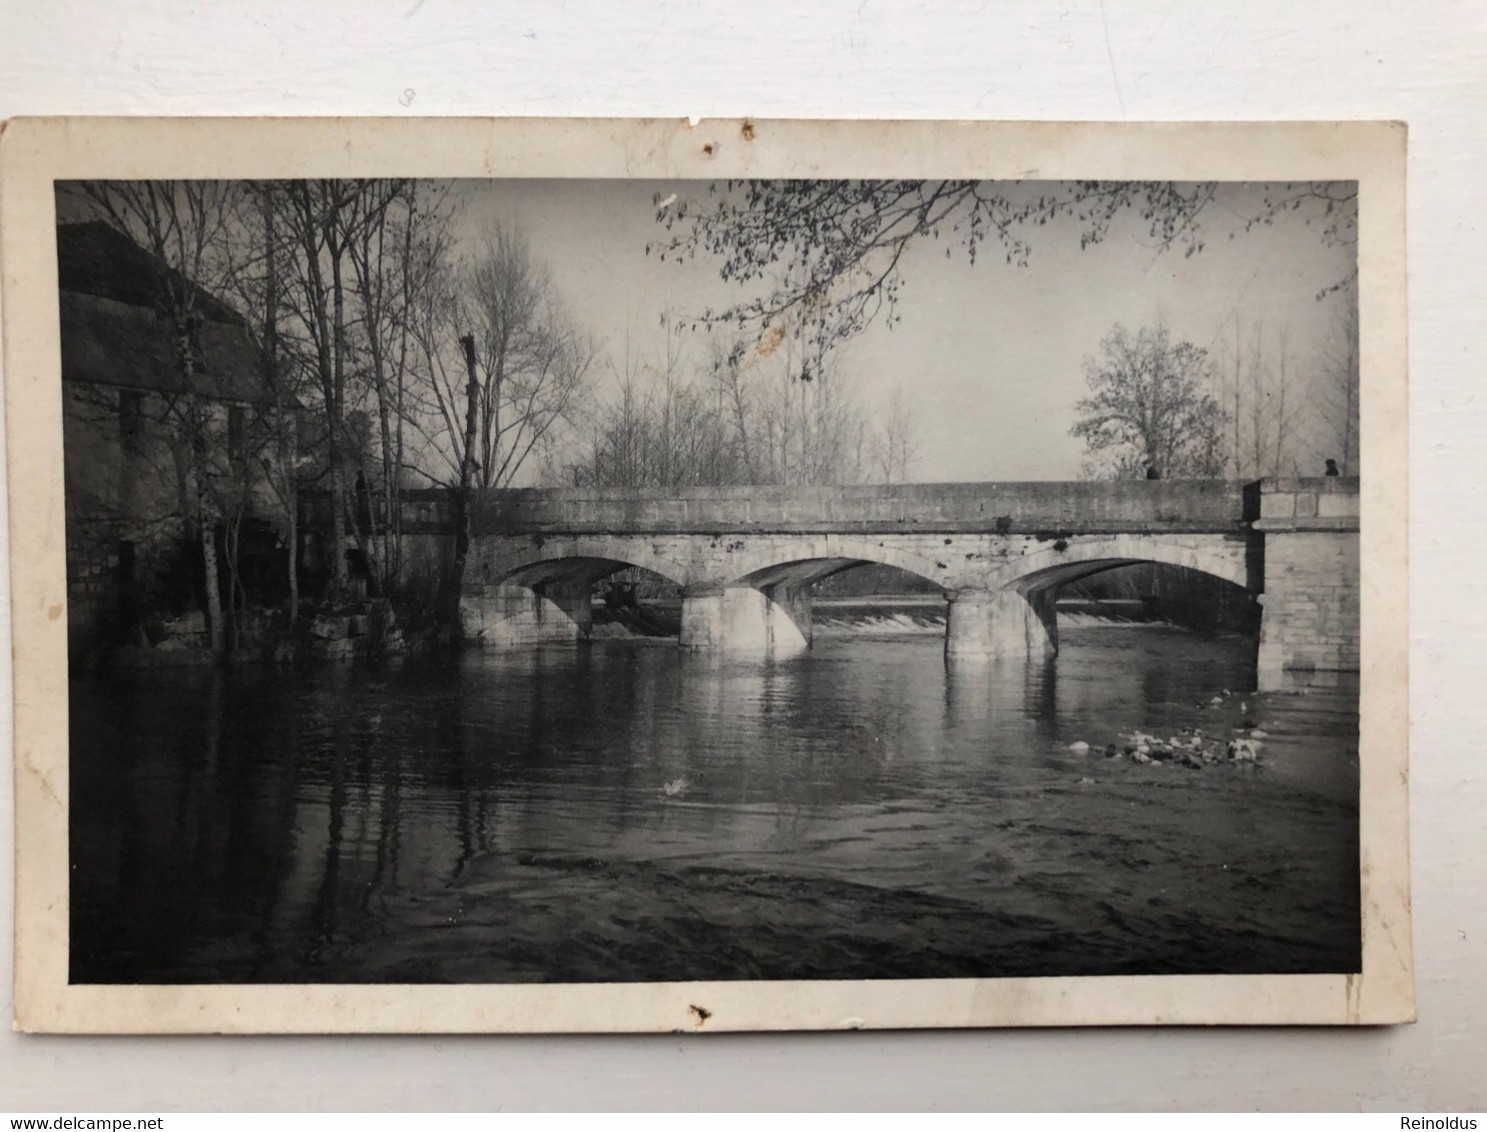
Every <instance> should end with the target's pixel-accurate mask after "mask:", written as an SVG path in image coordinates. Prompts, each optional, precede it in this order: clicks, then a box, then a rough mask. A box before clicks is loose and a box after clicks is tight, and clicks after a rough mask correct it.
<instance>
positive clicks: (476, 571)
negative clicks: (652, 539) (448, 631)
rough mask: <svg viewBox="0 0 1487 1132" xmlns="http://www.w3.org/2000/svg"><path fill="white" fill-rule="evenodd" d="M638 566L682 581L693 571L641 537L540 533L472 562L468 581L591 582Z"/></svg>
mask: <svg viewBox="0 0 1487 1132" xmlns="http://www.w3.org/2000/svg"><path fill="white" fill-rule="evenodd" d="M632 566H638V567H640V568H641V569H643V570H649V571H650V572H651V573H653V574H658V575H660V576H661V577H662V578H665V579H666V580H667V581H668V582H672V583H673V584H675V585H677V586H684V585H686V584H687V583H688V581H689V580H690V575H691V571H690V570H689V569H688V568H687V566H686V565H685V564H684V563H682V562H679V561H677V560H676V559H674V558H672V557H670V556H668V555H666V554H664V553H662V552H661V551H659V550H657V549H656V547H655V546H653V545H651V544H649V543H646V542H643V541H641V540H639V539H623V540H622V539H605V538H557V539H544V540H542V541H540V542H538V541H536V540H534V541H532V542H531V543H529V544H527V545H525V546H522V547H520V548H518V549H515V550H507V551H505V552H504V553H500V554H497V555H495V556H493V557H490V558H485V557H482V558H480V559H479V560H478V561H477V562H475V563H473V564H472V568H471V569H470V570H469V573H468V574H467V576H466V584H467V585H469V584H472V583H473V584H475V585H485V586H498V585H507V584H513V585H525V586H531V585H534V584H540V583H544V582H547V581H551V580H554V579H561V580H565V581H569V580H571V581H586V582H595V581H597V580H598V579H600V578H603V577H607V576H608V575H610V574H614V573H617V572H618V571H620V570H625V569H628V568H629V567H632Z"/></svg>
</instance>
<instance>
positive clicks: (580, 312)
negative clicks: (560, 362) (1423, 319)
mask: <svg viewBox="0 0 1487 1132" xmlns="http://www.w3.org/2000/svg"><path fill="white" fill-rule="evenodd" d="M707 188H708V185H707V183H706V182H696V181H676V182H660V181H658V182H639V181H592V180H574V181H514V180H513V181H489V182H486V181H466V182H459V183H457V184H456V185H455V186H454V188H453V190H452V193H451V198H452V199H453V200H454V201H455V202H456V205H457V207H458V208H459V210H460V212H461V215H460V218H459V221H458V231H460V232H461V233H463V234H464V235H466V236H467V237H470V238H478V233H479V232H480V231H481V230H482V229H483V228H485V227H486V226H488V225H490V224H492V223H497V222H502V223H508V224H513V225H515V226H516V227H517V228H519V229H520V230H521V231H523V232H524V233H525V234H526V236H527V238H528V239H529V240H530V243H531V247H532V250H533V252H534V254H535V256H536V257H537V258H538V259H540V260H541V261H543V262H544V263H545V264H546V265H547V266H548V268H549V270H550V271H551V273H552V278H553V282H554V285H555V288H556V290H557V291H558V293H559V294H560V295H561V296H562V298H563V300H564V301H565V302H566V304H567V306H568V309H569V310H570V312H571V313H572V314H573V315H574V316H575V318H576V319H577V321H578V323H579V324H580V325H581V326H583V327H584V328H586V329H587V330H588V331H589V332H590V333H591V334H593V335H594V336H595V337H596V338H597V339H598V340H599V341H600V343H601V345H602V346H603V347H604V348H605V349H606V350H607V351H608V353H609V354H610V356H612V357H614V358H615V359H616V361H618V358H619V357H620V356H621V355H622V354H623V351H624V348H625V340H626V335H627V333H628V335H629V338H630V341H631V344H632V347H633V348H635V349H638V350H640V351H650V352H655V353H658V352H659V351H660V349H661V342H662V338H661V333H662V332H661V330H660V323H661V318H662V315H663V314H664V313H667V312H670V313H671V314H672V315H673V316H674V318H675V319H676V320H677V321H684V320H685V319H686V318H687V316H689V315H693V314H697V313H700V312H701V311H702V310H703V309H704V308H706V307H709V306H714V307H716V306H718V305H720V304H726V303H727V302H728V301H730V300H737V299H738V298H739V297H741V296H742V294H743V292H742V291H740V290H739V289H738V288H737V287H736V286H730V285H727V284H724V283H722V282H721V281H720V280H719V278H718V273H717V267H718V265H717V264H716V263H715V262H713V261H711V260H708V259H698V260H694V261H689V262H683V263H680V264H679V263H674V262H665V263H662V262H659V261H658V259H657V258H656V257H655V256H654V255H651V256H647V255H646V254H645V248H646V244H647V243H648V242H652V241H655V240H657V239H659V238H661V237H662V236H664V234H665V233H664V230H663V229H662V228H661V227H660V226H659V225H658V224H657V223H656V219H655V216H656V208H655V205H654V204H653V200H654V199H655V197H656V194H658V193H659V194H660V196H661V197H662V198H663V199H664V198H665V197H666V196H668V195H669V194H671V193H673V192H674V193H677V194H678V195H679V196H680V197H682V198H694V199H695V198H698V197H702V196H705V195H706V193H707ZM1262 192H1263V189H1262V187H1260V186H1250V185H1238V184H1235V185H1225V186H1222V187H1221V188H1220V190H1219V193H1218V195H1217V197H1216V198H1215V200H1214V202H1213V203H1212V204H1211V205H1210V206H1209V208H1208V209H1207V210H1206V211H1205V212H1204V215H1203V221H1204V224H1205V227H1207V228H1208V229H1209V237H1208V239H1207V241H1206V244H1205V247H1204V248H1203V250H1202V251H1200V252H1198V253H1197V254H1195V255H1192V256H1190V257H1185V256H1184V255H1183V254H1182V252H1181V250H1177V251H1166V252H1159V251H1158V250H1156V249H1155V248H1154V246H1153V242H1152V240H1151V238H1150V236H1149V235H1148V233H1147V232H1146V230H1145V228H1144V227H1143V226H1142V224H1141V222H1140V220H1139V218H1137V217H1136V216H1135V215H1134V214H1132V213H1127V214H1126V215H1124V216H1123V217H1121V218H1120V219H1119V220H1117V222H1116V223H1115V225H1114V227H1113V228H1112V231H1111V233H1110V235H1109V236H1108V238H1107V239H1106V240H1105V241H1104V242H1103V243H1101V244H1098V245H1095V246H1093V247H1091V248H1087V249H1083V250H1081V249H1080V247H1079V238H1078V237H1079V232H1078V229H1077V227H1076V226H1075V225H1073V224H1072V223H1070V224H1060V223H1057V222H1055V223H1052V224H1049V225H1047V226H1046V227H1045V228H1040V229H1036V230H1035V231H1034V236H1033V250H1032V255H1031V258H1030V261H1029V263H1028V265H1027V266H1025V267H1018V266H1009V265H1007V264H1005V263H1004V262H1003V260H1002V257H1001V256H1000V255H998V254H996V252H995V250H994V249H992V250H991V254H987V255H984V256H981V257H978V260H977V262H976V264H975V265H969V264H967V262H966V261H965V258H964V256H963V255H960V254H955V253H953V254H952V255H951V257H950V258H948V259H947V258H946V257H945V249H944V246H943V245H942V244H938V243H932V242H928V241H925V242H922V243H921V244H919V245H917V246H916V247H914V248H913V249H911V250H910V252H909V253H908V254H907V255H906V256H905V258H904V261H903V275H904V279H905V283H904V286H903V289H902V293H901V299H900V303H899V309H898V314H899V315H900V321H899V322H898V323H897V324H896V325H894V326H893V327H892V328H891V329H890V328H888V327H886V326H885V325H882V324H876V325H874V326H872V327H871V328H870V329H869V330H868V331H867V332H865V333H864V334H862V335H861V336H859V337H858V338H857V339H856V340H854V341H853V342H852V343H850V344H849V345H848V346H847V347H846V348H845V351H844V353H843V355H842V358H841V361H840V365H841V370H840V372H841V374H842V375H843V379H844V380H845V381H847V382H850V383H851V384H852V386H853V387H854V389H855V390H856V393H857V396H858V397H859V398H860V402H861V404H862V405H863V406H864V407H865V408H866V409H867V410H868V411H869V412H870V413H872V412H877V413H881V412H882V411H883V410H884V408H885V407H886V404H887V402H888V399H889V397H890V396H891V394H892V390H893V388H894V386H895V385H899V386H901V387H902V388H903V389H904V391H905V394H906V396H907V399H908V401H909V403H910V404H912V405H913V406H914V410H915V412H916V415H917V426H918V427H917V440H918V443H917V448H918V453H919V458H918V460H917V461H916V463H915V464H914V466H913V467H912V468H911V469H910V478H911V479H913V480H917V481H920V482H942V481H954V480H965V481H975V480H1046V479H1072V478H1076V477H1077V475H1078V473H1079V469H1080V464H1081V461H1082V458H1083V445H1082V442H1081V441H1079V440H1077V439H1075V438H1074V437H1071V436H1070V435H1069V429H1070V427H1071V426H1072V425H1073V423H1074V421H1075V419H1076V413H1075V408H1074V405H1075V402H1076V401H1077V400H1078V399H1079V398H1080V397H1081V396H1082V395H1083V394H1084V392H1085V379H1084V369H1083V361H1084V359H1085V358H1086V357H1088V356H1090V355H1093V354H1095V353H1097V352H1098V350H1099V345H1100V340H1101V339H1102V338H1103V337H1104V336H1105V335H1106V334H1107V333H1108V332H1109V330H1110V329H1111V327H1112V326H1113V325H1114V324H1116V323H1124V324H1125V325H1126V326H1128V327H1130V328H1132V329H1134V328H1137V327H1139V326H1144V325H1152V324H1154V323H1156V322H1158V321H1165V322H1166V324H1167V326H1168V327H1169V329H1170V330H1171V332H1172V334H1173V336H1174V337H1175V338H1178V339H1182V338H1185V339H1188V340H1189V341H1192V342H1194V343H1195V344H1197V345H1199V346H1206V347H1210V348H1216V347H1218V346H1219V344H1220V342H1221V341H1222V338H1223V336H1224V335H1226V334H1227V335H1228V336H1229V338H1230V339H1232V336H1233V333H1234V323H1235V319H1236V318H1238V319H1239V320H1241V321H1242V322H1243V323H1244V324H1246V325H1253V324H1254V323H1256V322H1260V323H1263V324H1264V326H1265V328H1266V331H1267V332H1274V331H1276V330H1278V329H1280V328H1282V327H1286V328H1289V332H1290V335H1291V349H1292V357H1293V360H1294V362H1295V364H1296V365H1297V367H1298V368H1299V369H1300V370H1301V372H1302V375H1303V380H1304V379H1305V376H1306V375H1307V374H1308V373H1310V372H1311V371H1312V370H1313V369H1314V368H1315V355H1316V354H1317V352H1318V351H1319V350H1320V348H1321V347H1322V346H1323V344H1324V343H1325V341H1326V338H1327V336H1328V334H1329V333H1330V332H1331V330H1332V327H1333V326H1334V322H1335V320H1336V318H1337V317H1338V315H1339V307H1340V304H1341V303H1342V302H1343V301H1345V300H1344V299H1343V298H1342V297H1340V296H1337V295H1334V296H1331V297H1329V298H1325V299H1321V300H1319V299H1318V298H1317V295H1318V292H1320V291H1322V290H1324V289H1325V288H1327V287H1329V286H1331V285H1333V284H1335V283H1337V282H1338V281H1339V280H1341V279H1342V278H1344V277H1346V276H1347V274H1348V273H1349V272H1350V271H1351V270H1352V266H1353V249H1352V248H1351V247H1341V248H1331V247H1327V246H1326V245H1325V244H1324V242H1323V240H1322V239H1321V236H1320V231H1319V229H1318V228H1317V227H1316V226H1307V225H1305V224H1304V223H1303V222H1302V221H1301V220H1300V219H1299V218H1297V217H1294V216H1286V217H1282V218H1280V219H1279V220H1277V222H1276V224H1275V226H1274V227H1269V228H1257V229H1254V230H1252V231H1250V232H1248V233H1239V234H1236V235H1234V236H1233V238H1232V239H1231V238H1229V235H1228V233H1229V232H1230V231H1232V230H1236V229H1237V228H1238V227H1239V225H1240V224H1241V223H1242V221H1243V219H1244V218H1245V217H1247V216H1252V215H1254V214H1256V213H1257V212H1258V211H1259V207H1260V199H1261V195H1262ZM704 345H705V344H703V343H698V344H697V345H696V346H695V347H693V348H690V353H689V356H690V357H691V358H692V359H694V360H695V361H696V362H697V363H698V364H699V365H700V364H701V363H702V362H703V360H704V359H705V356H706V352H705V349H704V348H703V347H704ZM607 374H608V369H607V367H601V376H602V375H607ZM1317 463H1318V468H1317V469H1316V470H1317V471H1320V464H1321V459H1320V457H1319V458H1318V460H1317Z"/></svg>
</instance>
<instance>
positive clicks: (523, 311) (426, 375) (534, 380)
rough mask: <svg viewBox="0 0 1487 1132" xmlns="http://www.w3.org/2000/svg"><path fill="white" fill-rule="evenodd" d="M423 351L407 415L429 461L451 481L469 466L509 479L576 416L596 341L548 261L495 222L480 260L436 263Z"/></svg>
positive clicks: (422, 318) (421, 319) (416, 333)
mask: <svg viewBox="0 0 1487 1132" xmlns="http://www.w3.org/2000/svg"><path fill="white" fill-rule="evenodd" d="M412 326H413V337H414V339H415V340H416V341H417V344H418V348H419V351H420V352H421V354H422V365H421V367H420V368H419V370H418V371H417V373H416V375H415V376H416V378H417V379H418V384H417V387H416V389H410V390H409V396H408V405H409V414H408V415H409V419H410V421H411V423H412V424H413V425H414V427H415V428H416V429H417V430H418V431H419V433H420V434H421V435H422V437H423V438H424V440H425V445H424V455H425V460H424V467H425V471H426V474H428V475H429V476H430V477H431V478H433V479H435V480H437V481H442V482H451V480H452V479H457V478H458V477H459V475H460V472H461V469H462V468H465V467H466V466H468V467H469V469H470V474H471V477H472V482H473V483H474V484H475V485H476V486H479V487H504V486H506V485H508V484H510V483H512V482H513V481H515V480H516V478H517V477H518V476H519V475H520V474H521V473H522V471H523V469H524V468H525V467H526V465H527V461H528V460H529V459H530V458H531V457H532V454H533V452H534V451H537V450H538V449H539V448H540V447H541V446H542V445H543V444H544V443H546V442H547V441H548V439H549V438H550V437H551V435H552V432H553V430H554V428H556V427H557V426H558V425H559V424H560V423H562V422H564V421H568V420H570V419H572V418H573V417H574V416H575V414H576V412H577V409H578V407H579V398H580V396H581V393H582V391H583V389H584V386H585V383H586V381H587V378H588V375H589V371H590V369H591V367H592V365H593V361H594V347H593V345H592V344H591V343H590V342H589V340H588V339H587V337H586V336H585V335H584V334H582V333H581V332H580V331H579V330H578V329H577V327H576V326H574V325H573V323H572V322H571V321H570V320H569V318H568V317H567V315H566V314H565V313H564V311H563V310H562V308H561V305H560V304H559V302H558V299H557V296H556V295H555V294H554V292H553V288H552V284H551V281H550V279H549V277H548V275H547V272H546V271H545V269H543V268H542V267H541V265H540V264H538V263H537V262H536V260H535V259H534V258H533V256H532V252H531V248H530V247H529V245H528V244H527V242H526V241H525V239H523V238H522V237H521V236H520V235H519V234H518V233H516V232H514V231H513V230H511V229H509V228H505V227H498V228H497V229H495V230H494V231H493V232H492V233H491V234H490V235H489V236H488V238H487V239H486V242H485V246H484V248H483V250H482V251H481V253H480V254H479V255H478V256H477V257H476V258H475V259H474V261H473V262H471V263H469V264H467V265H464V266H463V268H456V267H454V266H452V265H450V264H449V263H448V262H447V261H446V262H444V263H443V264H442V265H441V266H440V267H439V269H438V270H434V271H430V272H429V273H428V276H427V279H426V281H425V282H424V284H423V286H422V287H421V288H420V294H419V297H418V300H417V302H416V303H415V305H414V316H413V319H412ZM465 337H469V338H470V339H471V341H472V344H473V348H474V351H475V377H474V396H475V405H474V414H475V416H474V422H475V429H474V431H473V433H472V432H469V431H468V430H467V429H466V428H465V427H464V426H465V424H466V420H465V417H466V414H465V411H464V410H465V409H466V408H467V407H468V405H469V398H468V394H469V388H470V387H469V385H468V382H469V380H470V376H469V375H470V371H469V367H468V365H467V361H468V359H467V358H466V357H465V356H464V354H463V353H462V352H461V351H462V347H459V346H458V344H459V343H460V341H461V339H463V338H465Z"/></svg>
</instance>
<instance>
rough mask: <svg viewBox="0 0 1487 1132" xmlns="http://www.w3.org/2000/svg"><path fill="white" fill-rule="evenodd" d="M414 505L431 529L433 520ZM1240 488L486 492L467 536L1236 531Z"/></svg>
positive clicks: (1241, 520) (1175, 483)
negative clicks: (533, 534)
mask: <svg viewBox="0 0 1487 1132" xmlns="http://www.w3.org/2000/svg"><path fill="white" fill-rule="evenodd" d="M431 502H432V501H424V500H421V499H419V498H417V497H414V496H410V499H409V503H410V505H411V506H414V507H420V506H422V508H423V510H422V511H421V512H420V514H419V518H420V519H421V520H422V521H424V522H428V521H430V520H431V519H433V518H434V517H435V514H436V510H435V508H434V507H433V506H431V505H430V503H431ZM1252 512H1253V507H1252V506H1251V507H1250V508H1249V509H1248V510H1247V508H1246V488H1245V485H1244V484H1242V483H1238V482H1228V481H1219V480H1190V481H1184V480H1157V481H1152V482H1148V481H1123V482H1114V483H1109V482H1101V483H1084V482H1079V483H1051V482H1049V483H1045V482H1034V483H954V484H894V485H861V484H858V485H849V486H841V487H778V486H770V487H688V488H677V489H628V488H528V489H518V490H500V491H487V492H482V493H481V494H480V496H478V497H477V499H476V501H475V504H474V506H473V508H472V514H471V533H472V534H475V535H494V534H507V533H513V532H535V533H549V532H560V531H561V532H569V533H575V534H608V533H619V532H623V533H626V534H687V533H707V534H735V533H737V534H744V533H854V534H855V533H879V532H891V533H902V532H906V531H924V532H932V533H946V534H956V533H970V532H989V533H995V534H1039V533H1063V534H1084V533H1125V532H1148V533H1154V532H1202V533H1225V532H1234V533H1237V532H1240V531H1242V530H1244V529H1245V527H1246V525H1247V519H1248V518H1253V514H1252Z"/></svg>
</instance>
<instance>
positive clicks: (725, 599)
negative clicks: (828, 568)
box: [681, 584, 811, 657]
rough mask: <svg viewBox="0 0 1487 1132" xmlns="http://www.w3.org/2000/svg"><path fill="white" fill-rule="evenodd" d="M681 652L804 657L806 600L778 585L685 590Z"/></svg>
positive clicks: (807, 629) (808, 617)
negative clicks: (801, 655)
mask: <svg viewBox="0 0 1487 1132" xmlns="http://www.w3.org/2000/svg"><path fill="white" fill-rule="evenodd" d="M681 647H682V648H684V649H694V650H697V651H699V652H701V651H716V652H723V653H729V654H734V655H743V656H760V657H762V656H774V657H783V656H791V655H793V654H796V653H800V652H804V651H805V650H806V649H808V648H810V647H811V599H810V595H809V594H808V593H806V592H804V591H802V590H795V589H792V588H790V587H787V586H783V585H775V586H768V587H765V588H764V589H758V588H755V587H754V586H725V585H722V584H706V585H700V586H688V587H687V588H686V589H684V590H683V591H682V628H681Z"/></svg>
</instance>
